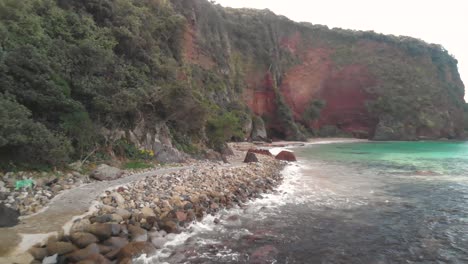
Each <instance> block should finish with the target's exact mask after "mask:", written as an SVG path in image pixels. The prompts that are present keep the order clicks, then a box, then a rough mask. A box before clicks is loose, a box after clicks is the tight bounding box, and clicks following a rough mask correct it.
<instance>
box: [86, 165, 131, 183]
mask: <svg viewBox="0 0 468 264" xmlns="http://www.w3.org/2000/svg"><path fill="white" fill-rule="evenodd" d="M123 174H124V172H123V171H122V170H120V169H119V168H115V167H111V166H109V165H106V164H101V165H99V166H98V167H97V168H96V169H95V170H94V171H93V172H92V173H91V175H90V176H91V178H93V179H96V180H99V181H111V180H115V179H118V178H120V177H122V175H123Z"/></svg>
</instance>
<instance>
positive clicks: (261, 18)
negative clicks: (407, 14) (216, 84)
mask: <svg viewBox="0 0 468 264" xmlns="http://www.w3.org/2000/svg"><path fill="white" fill-rule="evenodd" d="M172 2H173V3H174V6H175V7H176V10H178V11H179V12H181V13H182V14H185V15H186V16H187V14H189V16H187V17H188V18H189V21H190V23H189V24H188V25H187V27H186V28H187V30H188V32H189V33H187V34H186V35H187V36H189V37H186V38H185V39H184V48H183V52H184V54H186V57H187V58H189V59H187V60H186V63H187V64H188V65H197V66H200V65H202V67H203V68H204V69H205V70H207V71H210V72H211V73H213V74H215V75H216V76H222V78H227V79H228V80H229V82H231V83H236V84H238V86H239V87H240V88H239V89H240V92H241V94H242V99H243V101H244V103H245V104H246V105H247V106H248V107H249V109H250V110H251V111H252V112H253V114H254V115H255V116H257V117H260V116H261V117H262V118H261V119H259V118H253V120H252V133H251V138H252V139H253V140H264V139H266V138H267V135H268V136H269V137H272V138H279V139H280V138H283V139H284V138H289V139H294V138H295V139H300V138H301V133H298V131H299V132H300V130H301V129H302V128H301V127H303V128H304V129H308V130H310V131H311V132H312V133H314V134H316V135H321V136H337V135H344V134H346V135H348V136H354V137H358V138H371V139H378V140H418V139H437V138H460V137H461V136H462V132H463V105H464V99H463V98H464V84H463V83H462V81H461V79H460V76H459V74H458V70H457V61H456V60H455V59H454V58H453V57H452V56H450V55H449V53H448V52H447V51H446V50H445V49H444V48H443V47H441V46H439V45H436V44H428V43H425V42H423V41H420V40H417V39H413V38H410V37H395V36H385V35H381V34H376V33H374V32H358V31H351V30H341V29H328V28H327V27H325V26H319V25H312V24H308V23H300V24H298V23H295V22H293V21H290V20H288V19H287V18H285V17H279V16H276V15H275V14H273V13H271V12H269V11H265V10H245V9H243V10H237V9H224V8H222V7H221V6H217V5H211V4H209V3H207V2H206V1H204V0H186V1H180V0H173V1H172ZM188 10H190V12H187V11H188ZM208 14H209V16H210V17H211V18H210V19H203V18H204V17H207V16H208ZM214 27H216V28H217V29H218V30H217V35H213V32H212V31H207V30H206V29H207V28H214ZM213 47H216V50H217V52H216V53H213V52H210V51H211V50H212V49H213ZM194 54H197V56H194ZM201 54H203V56H201ZM207 61H210V63H206V62H207ZM221 69H222V70H221ZM239 69H241V70H239ZM193 78H196V76H193ZM227 85H228V84H227ZM227 94H228V93H226V95H227ZM231 99H232V98H226V101H229V100H231ZM317 101H320V102H323V107H322V108H320V109H318V108H317V109H313V107H314V105H313V104H314V102H317ZM262 119H263V120H264V121H265V124H264V125H263V124H262V122H256V121H260V120H262ZM295 126H298V128H299V129H298V128H294V127H295ZM264 128H265V129H264Z"/></svg>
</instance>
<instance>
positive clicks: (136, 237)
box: [128, 225, 148, 242]
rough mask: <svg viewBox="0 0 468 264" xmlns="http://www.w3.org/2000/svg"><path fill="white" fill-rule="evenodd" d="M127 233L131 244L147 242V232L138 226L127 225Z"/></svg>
mask: <svg viewBox="0 0 468 264" xmlns="http://www.w3.org/2000/svg"><path fill="white" fill-rule="evenodd" d="M128 232H129V233H130V237H131V239H132V242H145V241H147V240H148V232H147V231H146V230H145V229H143V228H141V227H139V226H135V225H128Z"/></svg>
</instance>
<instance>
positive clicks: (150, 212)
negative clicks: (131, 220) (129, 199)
mask: <svg viewBox="0 0 468 264" xmlns="http://www.w3.org/2000/svg"><path fill="white" fill-rule="evenodd" d="M141 213H142V214H143V216H144V217H145V218H147V217H150V216H156V214H155V213H154V211H153V209H151V208H149V207H143V208H141Z"/></svg>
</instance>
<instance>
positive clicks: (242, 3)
mask: <svg viewBox="0 0 468 264" xmlns="http://www.w3.org/2000/svg"><path fill="white" fill-rule="evenodd" d="M216 2H217V3H219V4H221V5H222V6H230V7H249V8H257V9H265V8H268V9H270V10H271V11H273V12H275V13H276V14H279V15H284V16H287V17H288V18H290V19H291V20H294V21H299V22H300V21H304V22H311V23H312V24H321V25H327V26H328V27H329V28H333V27H340V28H343V29H354V30H374V31H375V32H378V33H384V34H393V35H397V36H398V35H405V36H411V37H415V38H419V39H422V40H424V41H426V42H429V43H437V44H441V45H442V46H444V47H445V49H447V50H448V52H449V53H450V54H452V55H453V56H454V57H455V58H456V59H457V60H458V70H459V72H460V75H461V78H462V80H463V81H464V83H465V86H467V87H468V32H467V29H468V1H466V0H444V1H441V0H439V1H435V0H392V1H381V0H321V1H315V0H309V1H307V0H286V1H278V0H216ZM467 99H468V94H467V95H465V100H467Z"/></svg>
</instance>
